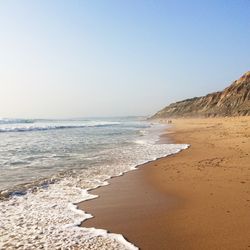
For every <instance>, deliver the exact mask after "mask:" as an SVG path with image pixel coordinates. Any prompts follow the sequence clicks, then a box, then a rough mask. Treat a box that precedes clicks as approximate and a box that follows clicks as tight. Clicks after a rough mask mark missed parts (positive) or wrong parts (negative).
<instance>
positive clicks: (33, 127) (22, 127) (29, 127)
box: [0, 122, 120, 133]
mask: <svg viewBox="0 0 250 250" xmlns="http://www.w3.org/2000/svg"><path fill="white" fill-rule="evenodd" d="M30 123H31V124H30ZM0 124H1V123H0ZM3 124H8V126H0V133H4V132H29V131H43V130H54V129H70V128H85V127H107V126H114V125H119V124H120V123H119V122H93V123H89V124H88V123H86V124H58V125H57V124H42V123H38V124H35V123H34V122H26V123H23V122H20V124H18V123H14V122H13V123H3ZM9 124H14V125H11V126H10V125H9Z"/></svg>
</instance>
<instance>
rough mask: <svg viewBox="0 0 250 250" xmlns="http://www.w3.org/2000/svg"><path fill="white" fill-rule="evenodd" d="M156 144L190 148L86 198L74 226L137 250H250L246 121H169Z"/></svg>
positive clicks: (249, 130) (249, 135) (249, 156)
mask: <svg viewBox="0 0 250 250" xmlns="http://www.w3.org/2000/svg"><path fill="white" fill-rule="evenodd" d="M164 137H167V138H168V139H169V138H170V139H171V140H172V141H173V142H176V143H188V144H190V145H191V146H190V148H189V149H187V150H184V151H182V152H180V153H178V154H176V155H172V156H169V157H166V158H162V159H159V160H156V161H153V162H151V163H148V164H145V165H143V166H141V167H140V168H139V170H137V171H132V172H129V173H127V174H125V175H124V176H122V177H118V178H113V179H112V180H111V181H110V183H111V185H109V186H106V187H101V188H99V189H96V190H94V191H93V192H92V193H94V194H98V195H99V196H100V197H99V198H98V199H94V200H90V201H87V202H83V203H81V204H79V207H80V208H82V209H83V210H84V211H87V212H90V213H91V214H93V215H94V218H93V219H90V220H88V221H86V222H84V223H83V224H82V226H84V227H96V228H105V229H107V230H109V231H110V232H115V233H121V234H123V235H124V236H125V237H126V238H127V239H128V240H129V241H131V242H133V243H134V244H135V245H137V246H138V247H140V248H141V249H154V250H156V249H235V250H236V249H237V250H240V249H250V234H249V232H250V219H249V218H250V117H247V116H246V117H233V118H207V119H178V120H173V126H172V128H171V130H168V131H167V134H166V135H164V136H163V139H164Z"/></svg>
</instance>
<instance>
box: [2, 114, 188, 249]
mask: <svg viewBox="0 0 250 250" xmlns="http://www.w3.org/2000/svg"><path fill="white" fill-rule="evenodd" d="M163 129H165V126H163V125H160V124H152V123H149V122H146V121H143V120H142V119H141V118H135V117H127V118H105V119H104V118H96V119H93V118H91V119H72V120H25V119H0V190H1V193H0V249H137V247H136V246H134V245H133V244H132V243H129V242H127V241H126V240H125V239H124V238H123V236H122V235H119V234H110V233H108V232H107V231H106V230H105V229H96V228H80V227H79V225H80V223H81V222H82V221H83V220H85V219H88V218H91V217H92V215H90V214H87V213H85V212H84V211H80V210H78V209H77V207H76V204H77V203H79V202H81V201H84V200H88V199H93V198H96V197H95V196H93V195H91V194H89V193H88V191H89V190H90V189H93V188H96V187H98V186H102V185H107V184H108V179H109V178H110V177H113V176H118V175H121V174H123V173H124V172H127V171H130V170H134V169H136V167H137V166H138V165H140V164H143V163H146V162H148V161H152V160H155V159H157V158H160V157H163V156H167V155H170V154H174V153H177V152H179V151H180V150H182V149H185V148H187V147H188V145H185V144H159V143H157V141H158V139H159V135H160V133H162V131H163Z"/></svg>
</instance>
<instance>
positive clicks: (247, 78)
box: [150, 71, 250, 119]
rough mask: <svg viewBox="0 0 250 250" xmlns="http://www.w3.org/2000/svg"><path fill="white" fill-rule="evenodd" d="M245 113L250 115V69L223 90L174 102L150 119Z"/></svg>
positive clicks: (224, 115)
mask: <svg viewBox="0 0 250 250" xmlns="http://www.w3.org/2000/svg"><path fill="white" fill-rule="evenodd" d="M245 115H250V71H248V72H246V73H245V74H244V75H243V76H242V77H240V78H239V79H238V80H236V81H234V82H233V83H232V84H231V85H230V86H229V87H227V88H225V89H224V90H223V91H220V92H214V93H211V94H208V95H206V96H201V97H194V98H191V99H186V100H183V101H179V102H176V103H172V104H170V105H169V106H167V107H165V108H163V109H162V110H160V111H159V112H157V113H156V114H155V115H153V116H152V117H151V118H150V119H164V118H181V117H216V116H222V117H226V116H245Z"/></svg>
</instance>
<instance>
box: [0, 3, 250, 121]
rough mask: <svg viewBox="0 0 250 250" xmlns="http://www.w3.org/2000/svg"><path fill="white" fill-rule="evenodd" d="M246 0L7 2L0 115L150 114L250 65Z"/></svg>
mask: <svg viewBox="0 0 250 250" xmlns="http://www.w3.org/2000/svg"><path fill="white" fill-rule="evenodd" d="M249 13H250V1H249V0H224V1H223V0H220V1H218V0H209V1H208V0H207V1H198V0H197V1H195V0H188V1H187V0H186V1H185V0H182V1H181V0H173V1H170V0H169V1H168V0H165V1H160V0H158V1H156V0H155V1H153V0H144V1H140V0H123V1H122V0H120V1H118V0H114V1H111V0H88V1H84V0H81V1H80V0H70V1H63V0H58V1H57V0H29V1H28V0H22V1H19V0H0V117H19V118H73V117H91V116H128V115H152V114H154V113H155V112H156V111H158V110H159V109H161V108H163V107H165V106H166V105H168V104H170V103H171V102H175V101H178V100H182V99H184V98H190V97H194V96H201V95H205V94H207V93H209V92H213V91H218V90H222V89H223V88H225V87H226V86H228V85H229V84H230V83H231V82H232V81H233V80H235V79H237V78H239V77H240V76H241V75H242V74H243V73H244V72H246V71H248V70H250V52H249V51H250V50H249V45H250V14H249Z"/></svg>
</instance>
